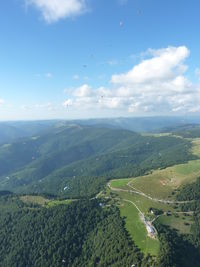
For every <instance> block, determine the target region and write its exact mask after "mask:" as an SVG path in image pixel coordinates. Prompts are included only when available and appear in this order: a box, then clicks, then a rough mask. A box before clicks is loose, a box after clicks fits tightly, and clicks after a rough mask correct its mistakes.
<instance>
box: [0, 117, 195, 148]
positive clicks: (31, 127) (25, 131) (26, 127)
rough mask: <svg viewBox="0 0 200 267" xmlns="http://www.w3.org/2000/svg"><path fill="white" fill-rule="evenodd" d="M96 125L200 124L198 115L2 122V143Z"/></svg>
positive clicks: (149, 128) (144, 128) (148, 128)
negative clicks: (55, 131) (73, 126)
mask: <svg viewBox="0 0 200 267" xmlns="http://www.w3.org/2000/svg"><path fill="white" fill-rule="evenodd" d="M76 124H78V125H83V126H96V127H103V128H111V129H116V128H117V129H126V130H130V131H134V132H140V133H141V132H143V133H144V132H162V131H163V130H166V129H167V130H168V129H170V128H173V127H177V126H183V125H187V124H200V118H198V117H192V118H191V117H140V118H107V119H106V118H104V119H87V120H49V121H14V122H0V144H3V143H6V142H12V141H13V140H15V139H17V138H21V137H30V136H33V135H35V134H37V133H41V132H42V131H43V132H45V131H46V130H50V129H53V128H57V127H61V126H70V125H76Z"/></svg>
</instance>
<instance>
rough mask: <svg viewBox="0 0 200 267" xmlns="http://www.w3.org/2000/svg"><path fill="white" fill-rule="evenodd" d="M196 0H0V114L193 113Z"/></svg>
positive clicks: (198, 95)
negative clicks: (1, 1)
mask: <svg viewBox="0 0 200 267" xmlns="http://www.w3.org/2000/svg"><path fill="white" fill-rule="evenodd" d="M199 10H200V2H199V1H198V0H190V1H186V0H176V1H174V0H168V1H160V0H127V1H125V0H85V1H84V0H57V1H56V0H26V1H25V0H7V1H3V3H2V4H1V9H0V120H15V119H18V120H19V119H51V118H66V119H70V118H88V117H113V116H145V115H166V114H169V115H185V114H191V115H198V114H199V112H200V53H199V47H200V35H199V25H200V16H199Z"/></svg>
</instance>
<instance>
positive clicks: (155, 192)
mask: <svg viewBox="0 0 200 267" xmlns="http://www.w3.org/2000/svg"><path fill="white" fill-rule="evenodd" d="M191 142H192V144H193V147H192V153H193V154H194V155H196V156H198V157H199V156H200V139H193V140H191ZM198 176H200V159H197V160H192V161H189V162H187V163H185V164H179V165H175V166H172V167H168V168H166V169H162V170H160V169H159V170H155V171H152V173H150V174H148V175H145V176H140V177H136V178H129V179H119V180H117V179H115V180H112V181H110V186H111V189H109V188H107V190H106V195H107V196H110V197H112V198H113V199H117V198H119V199H120V203H121V204H120V205H119V208H120V211H121V215H122V216H124V217H125V222H126V228H127V230H128V232H129V233H130V235H131V237H132V239H133V240H134V242H135V243H136V245H137V246H138V247H139V248H140V249H141V250H142V251H143V252H144V253H145V254H147V253H150V254H151V255H156V254H157V252H158V249H159V242H158V240H154V239H151V238H149V237H148V236H147V231H146V228H145V225H144V223H143V222H142V221H141V220H140V218H139V212H138V210H137V209H136V207H135V206H134V205H132V204H131V203H127V202H125V200H129V201H132V202H133V203H134V204H135V205H137V207H138V208H139V209H140V211H141V212H142V213H143V214H144V215H145V216H146V217H147V218H149V220H151V219H153V218H155V215H152V214H150V213H149V209H150V208H155V209H159V210H162V211H163V213H164V214H163V215H161V216H159V217H158V218H156V220H158V222H159V223H161V224H163V225H168V226H170V227H171V228H173V229H176V230H178V231H179V232H180V233H183V234H187V233H190V229H191V225H192V223H193V217H192V214H186V215H184V214H182V213H179V212H180V210H181V209H180V205H179V204H175V203H172V204H166V203H161V202H158V201H156V199H161V200H165V199H167V200H171V201H173V200H175V196H176V190H177V189H178V188H179V187H180V186H182V185H184V184H186V183H191V182H193V181H195V180H196V179H197V177H198ZM114 189H122V191H117V190H114ZM123 190H124V191H123ZM130 190H132V191H133V190H137V191H140V192H143V193H144V194H146V195H147V196H149V197H152V198H154V200H151V199H149V198H148V197H145V196H142V195H139V194H136V193H133V192H132V193H131V192H130ZM111 192H112V194H111ZM118 202H119V201H118Z"/></svg>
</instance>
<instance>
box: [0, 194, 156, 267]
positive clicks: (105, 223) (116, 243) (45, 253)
mask: <svg viewBox="0 0 200 267" xmlns="http://www.w3.org/2000/svg"><path fill="white" fill-rule="evenodd" d="M14 201H16V198H15V200H14V199H13V196H12V197H11V196H1V197H0V204H1V205H2V203H4V205H7V207H9V206H10V209H9V210H7V211H4V212H2V211H1V212H0V243H1V246H0V262H1V266H2V267H4V266H5V267H11V266H12V267H14V266H30V267H31V266H34V267H36V266H38V267H39V266H41V267H45V266H48V267H49V266H52V267H56V266H77V267H78V266H131V265H132V264H135V265H136V266H141V264H145V266H149V264H148V263H147V262H151V259H150V258H149V259H148V258H147V259H145V258H144V256H143V255H142V254H141V252H140V251H139V250H138V248H137V247H136V246H135V245H134V243H133V241H132V240H131V239H130V237H129V235H128V234H127V232H126V230H125V228H124V222H123V219H122V218H121V217H120V214H119V210H118V209H117V208H115V207H112V208H111V207H106V206H104V205H105V204H106V203H104V204H102V203H101V202H99V201H97V200H82V201H76V202H74V203H72V204H70V205H59V206H56V207H53V208H33V207H32V208H30V207H28V206H27V205H23V204H22V203H20V200H19V199H18V200H17V201H18V204H17V202H16V203H15V204H14ZM100 204H101V205H100ZM146 264H147V265H146Z"/></svg>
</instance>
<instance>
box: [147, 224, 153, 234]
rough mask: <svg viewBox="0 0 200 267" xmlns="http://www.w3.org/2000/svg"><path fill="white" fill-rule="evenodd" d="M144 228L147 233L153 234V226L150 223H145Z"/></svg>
mask: <svg viewBox="0 0 200 267" xmlns="http://www.w3.org/2000/svg"><path fill="white" fill-rule="evenodd" d="M146 228H147V232H148V233H149V234H151V235H152V234H155V230H154V229H153V227H151V226H150V225H148V224H147V225H146Z"/></svg>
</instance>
